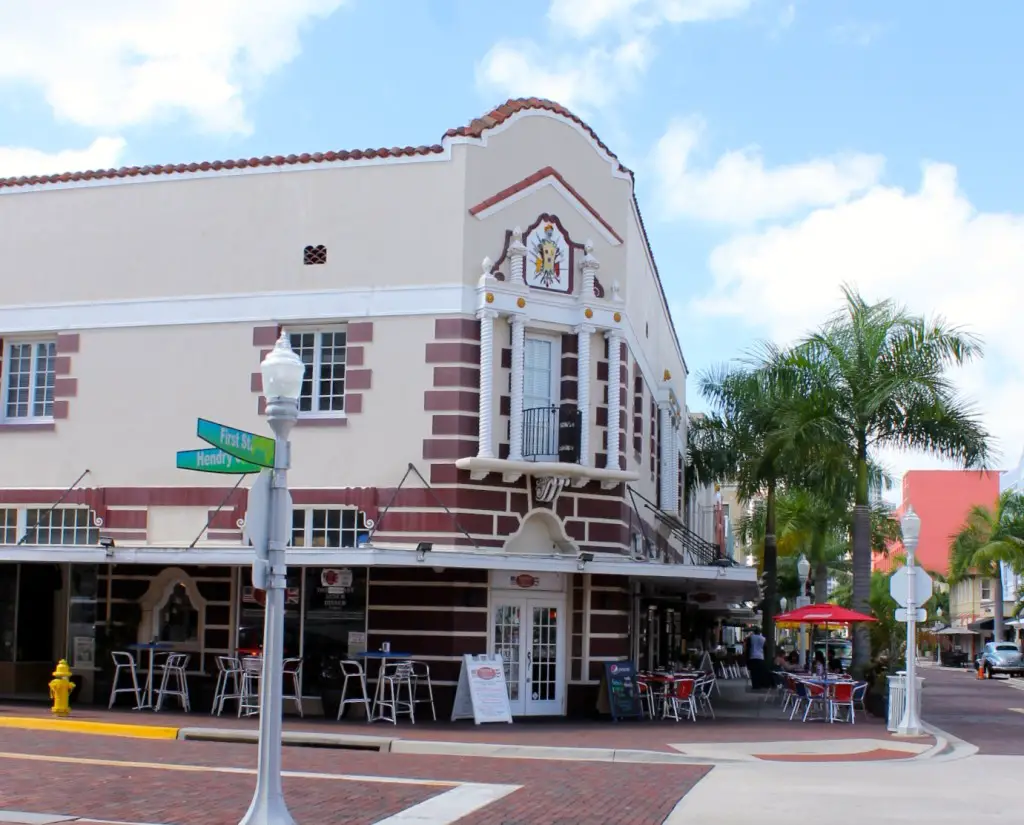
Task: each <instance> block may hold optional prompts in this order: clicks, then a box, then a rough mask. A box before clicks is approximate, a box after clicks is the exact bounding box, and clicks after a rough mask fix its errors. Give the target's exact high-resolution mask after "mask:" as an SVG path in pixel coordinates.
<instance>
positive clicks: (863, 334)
mask: <svg viewBox="0 0 1024 825" xmlns="http://www.w3.org/2000/svg"><path fill="white" fill-rule="evenodd" d="M843 292H844V295H845V297H846V306H845V307H844V308H843V309H842V310H841V311H840V312H838V313H837V314H836V315H835V316H834V317H833V318H832V319H831V320H830V321H828V322H827V323H826V324H825V325H824V326H823V327H822V328H821V329H820V330H819V331H818V332H816V333H814V334H813V335H811V336H810V337H809V338H807V339H806V340H805V341H803V342H802V343H801V344H800V345H799V346H798V347H797V348H796V349H795V350H794V352H793V354H792V356H791V359H790V365H791V366H792V367H793V368H796V369H798V370H800V371H802V372H804V373H805V374H806V375H807V380H808V381H809V382H811V383H813V407H814V408H815V410H816V412H815V414H813V415H810V416H806V417H803V418H801V419H800V421H799V422H796V423H793V424H792V427H793V428H794V430H795V435H793V436H788V437H790V438H800V439H805V440H808V439H809V440H814V441H817V442H819V443H822V444H826V443H830V444H833V445H835V446H836V447H838V448H841V449H842V450H844V452H845V457H846V463H847V465H848V466H849V467H850V469H851V471H852V473H853V475H854V477H855V479H856V483H855V490H854V508H853V525H852V527H853V529H852V539H853V595H854V607H855V609H857V610H861V611H868V610H870V595H871V508H870V503H871V502H870V473H869V466H870V465H869V461H870V459H871V456H872V454H873V452H874V450H876V449H878V448H880V447H896V448H901V449H921V450H925V451H927V452H931V453H933V454H936V455H939V456H942V457H944V458H947V459H951V460H953V461H956V462H958V463H959V464H961V465H964V466H967V467H982V466H984V464H985V462H986V461H987V459H988V446H987V442H988V435H987V433H986V432H985V430H984V428H983V427H982V425H981V423H980V421H979V420H978V417H977V415H976V413H975V411H974V410H973V408H972V407H971V406H970V405H969V404H967V403H966V402H964V401H963V400H962V399H960V398H959V397H958V395H957V394H956V391H955V390H954V388H953V385H952V383H951V382H950V380H949V378H948V376H947V371H948V370H949V368H950V367H952V366H960V365H962V364H964V363H966V362H968V361H970V360H971V359H972V358H975V357H978V356H980V355H981V346H980V344H979V342H978V340H977V339H976V338H974V337H973V336H971V335H970V334H968V333H965V332H963V331H961V330H959V329H957V328H954V327H950V326H948V325H947V324H946V323H945V322H943V321H942V320H941V319H937V320H935V321H932V322H928V321H926V320H925V319H924V318H921V317H918V316H914V315H911V314H909V313H908V312H907V311H906V310H904V309H903V308H901V307H899V306H897V305H896V304H894V303H893V302H891V301H881V302H879V303H875V304H869V303H867V302H866V301H865V300H864V299H863V298H862V297H861V296H860V295H859V294H858V293H856V292H855V291H853V290H851V289H848V288H844V290H843ZM868 659H869V638H868V636H867V631H866V629H865V628H863V627H858V628H857V631H856V633H855V644H854V668H855V669H856V670H857V671H858V672H863V671H864V670H865V668H866V666H867V664H868Z"/></svg>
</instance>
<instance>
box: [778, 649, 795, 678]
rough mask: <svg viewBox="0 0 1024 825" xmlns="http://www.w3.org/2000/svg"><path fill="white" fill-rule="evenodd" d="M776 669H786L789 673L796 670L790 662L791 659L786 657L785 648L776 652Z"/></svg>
mask: <svg viewBox="0 0 1024 825" xmlns="http://www.w3.org/2000/svg"><path fill="white" fill-rule="evenodd" d="M773 664H774V666H775V669H776V670H784V671H786V672H787V673H789V672H791V671H793V670H795V668H794V667H793V665H791V664H790V661H789V659H788V658H787V657H786V652H785V651H784V650H777V651H776V652H775V662H774V663H773Z"/></svg>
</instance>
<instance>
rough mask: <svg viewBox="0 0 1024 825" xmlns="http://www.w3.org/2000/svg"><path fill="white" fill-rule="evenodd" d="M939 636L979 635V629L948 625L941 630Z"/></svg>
mask: <svg viewBox="0 0 1024 825" xmlns="http://www.w3.org/2000/svg"><path fill="white" fill-rule="evenodd" d="M936 635H937V636H977V635H979V634H978V631H977V630H971V629H970V628H968V627H947V628H946V629H945V630H940V631H939V632H938V633H937V634H936Z"/></svg>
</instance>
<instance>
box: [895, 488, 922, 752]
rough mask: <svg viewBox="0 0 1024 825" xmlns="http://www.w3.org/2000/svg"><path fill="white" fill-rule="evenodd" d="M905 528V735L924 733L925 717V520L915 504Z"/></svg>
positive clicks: (903, 523)
mask: <svg viewBox="0 0 1024 825" xmlns="http://www.w3.org/2000/svg"><path fill="white" fill-rule="evenodd" d="M900 526H901V527H902V528H903V547H904V549H906V551H907V607H906V610H907V657H906V658H907V676H906V679H907V685H906V691H907V702H906V705H905V706H904V709H903V718H902V719H900V724H899V727H898V728H897V731H898V732H899V733H900V734H902V735H903V736H917V735H919V734H920V733H921V718H920V715H919V714H918V708H917V623H916V621H915V618H916V614H917V607H918V605H917V604H916V603H915V601H914V599H915V595H916V592H915V583H914V578H915V575H916V567H917V565H916V563H915V561H914V551H915V550H917V539H918V537H919V536H920V534H921V519H920V518H918V516H917V513H915V512H914V508H913V507H907V511H906V512H905V513H904V514H903V518H902V519H901V520H900Z"/></svg>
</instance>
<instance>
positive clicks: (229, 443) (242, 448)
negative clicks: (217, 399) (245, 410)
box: [196, 418, 274, 467]
mask: <svg viewBox="0 0 1024 825" xmlns="http://www.w3.org/2000/svg"><path fill="white" fill-rule="evenodd" d="M196 435H198V436H199V437H200V438H201V439H202V440H203V441H205V442H206V443H207V444H211V445H213V446H214V447H216V448H217V449H219V450H223V451H224V452H225V453H227V454H228V455H232V456H234V457H235V458H237V459H239V460H241V461H247V462H249V463H250V464H256V465H258V466H260V467H273V466H274V439H272V438H267V437H266V436H265V435H254V434H253V433H247V432H246V431H245V430H236V429H235V428H234V427H225V426H224V425H223V424H217V423H215V422H213V421H207V420H206V419H205V418H200V419H199V422H198V424H197V425H196Z"/></svg>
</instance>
